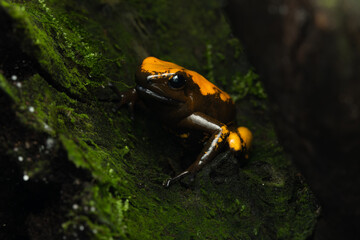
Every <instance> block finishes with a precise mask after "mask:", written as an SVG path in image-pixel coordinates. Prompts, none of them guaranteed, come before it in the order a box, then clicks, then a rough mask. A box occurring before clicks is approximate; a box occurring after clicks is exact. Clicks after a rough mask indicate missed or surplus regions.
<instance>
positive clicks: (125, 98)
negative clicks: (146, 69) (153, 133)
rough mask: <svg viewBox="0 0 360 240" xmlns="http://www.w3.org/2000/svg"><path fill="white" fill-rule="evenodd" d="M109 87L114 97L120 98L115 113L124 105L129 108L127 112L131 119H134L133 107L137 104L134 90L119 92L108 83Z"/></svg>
mask: <svg viewBox="0 0 360 240" xmlns="http://www.w3.org/2000/svg"><path fill="white" fill-rule="evenodd" d="M109 87H110V88H111V89H112V90H113V91H114V93H115V94H116V95H118V96H119V98H120V103H119V105H118V106H117V109H116V110H117V111H118V110H119V109H120V108H121V107H123V106H124V105H127V106H128V108H129V112H130V114H131V118H132V119H134V105H135V104H136V102H138V95H137V92H136V89H135V88H132V89H129V90H128V91H125V92H120V91H119V89H118V88H117V87H115V86H114V85H113V84H111V83H109Z"/></svg>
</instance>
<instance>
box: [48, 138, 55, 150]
mask: <svg viewBox="0 0 360 240" xmlns="http://www.w3.org/2000/svg"><path fill="white" fill-rule="evenodd" d="M54 145H55V139H53V138H48V139H46V148H47V149H52V148H53V147H54Z"/></svg>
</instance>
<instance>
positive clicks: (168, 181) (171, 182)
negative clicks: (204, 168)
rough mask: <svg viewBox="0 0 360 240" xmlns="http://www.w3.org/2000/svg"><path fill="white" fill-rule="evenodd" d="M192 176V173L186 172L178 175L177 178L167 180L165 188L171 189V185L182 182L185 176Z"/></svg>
mask: <svg viewBox="0 0 360 240" xmlns="http://www.w3.org/2000/svg"><path fill="white" fill-rule="evenodd" d="M190 174H191V172H190V171H184V172H182V173H180V174H179V175H177V176H175V177H173V178H169V179H167V180H165V181H164V182H163V186H164V187H165V188H168V187H170V185H172V184H173V183H175V182H177V181H179V180H181V179H182V178H184V177H185V176H188V175H190Z"/></svg>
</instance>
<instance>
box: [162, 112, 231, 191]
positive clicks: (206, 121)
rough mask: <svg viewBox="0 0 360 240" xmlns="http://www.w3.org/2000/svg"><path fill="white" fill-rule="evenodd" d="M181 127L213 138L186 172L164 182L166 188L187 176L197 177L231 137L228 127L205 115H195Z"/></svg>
mask: <svg viewBox="0 0 360 240" xmlns="http://www.w3.org/2000/svg"><path fill="white" fill-rule="evenodd" d="M178 126H179V127H181V128H186V129H192V130H198V131H203V132H207V133H210V134H211V136H210V138H209V140H208V141H207V142H206V144H205V146H204V148H203V150H202V151H201V153H200V155H199V156H198V157H197V159H196V161H195V162H194V163H193V164H191V166H190V167H189V168H188V169H187V170H186V171H184V172H182V173H180V174H179V175H177V176H175V177H174V178H171V179H168V180H167V181H165V182H164V186H165V187H169V186H170V185H171V184H172V183H174V182H176V181H178V180H180V179H182V178H183V177H185V176H187V175H195V174H196V172H198V171H199V170H200V169H201V168H202V167H203V166H204V165H205V164H207V163H208V162H209V161H211V160H212V159H213V158H214V157H215V156H216V155H217V154H218V153H219V151H220V150H221V148H222V147H223V146H224V145H225V144H226V138H227V137H228V136H229V130H228V128H227V126H226V125H225V124H223V123H221V122H219V121H217V120H215V119H213V118H211V117H209V116H207V115H205V114H203V113H193V114H191V115H190V116H188V117H187V118H185V119H184V120H182V121H181V122H180V123H179V124H178Z"/></svg>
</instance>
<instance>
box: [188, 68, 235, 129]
mask: <svg viewBox="0 0 360 240" xmlns="http://www.w3.org/2000/svg"><path fill="white" fill-rule="evenodd" d="M185 72H186V73H187V74H189V75H190V76H191V77H192V80H193V82H194V84H195V85H196V86H197V87H196V88H198V94H197V95H198V97H197V99H196V103H195V108H194V110H195V111H201V112H203V113H204V114H206V115H208V116H210V117H212V118H215V119H217V120H219V121H220V122H222V123H224V124H229V123H231V122H232V121H234V119H235V105H234V102H233V100H232V98H231V97H230V95H229V94H228V93H226V92H224V91H223V90H221V89H220V88H218V87H217V86H215V85H214V84H213V83H211V82H210V81H208V80H207V79H206V78H204V77H203V76H202V75H200V74H199V73H197V72H194V71H191V70H187V69H186V70H185Z"/></svg>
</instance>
